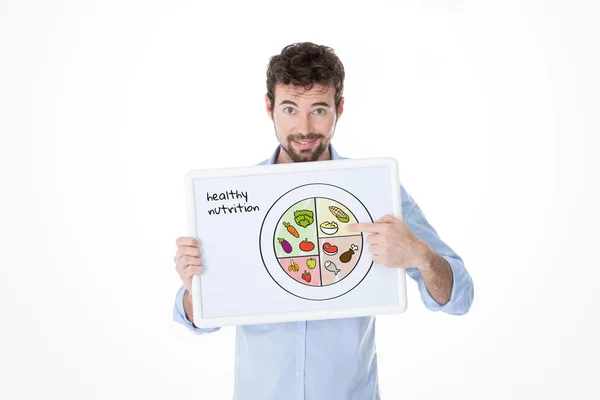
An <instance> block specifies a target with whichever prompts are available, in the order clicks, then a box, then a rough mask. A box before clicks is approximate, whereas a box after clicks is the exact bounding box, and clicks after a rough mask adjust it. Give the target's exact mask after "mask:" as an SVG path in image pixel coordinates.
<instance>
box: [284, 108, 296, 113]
mask: <svg viewBox="0 0 600 400" xmlns="http://www.w3.org/2000/svg"><path fill="white" fill-rule="evenodd" d="M287 110H289V112H288V111H287ZM283 112H284V113H286V114H291V113H292V112H294V109H293V108H292V107H286V108H284V109H283Z"/></svg>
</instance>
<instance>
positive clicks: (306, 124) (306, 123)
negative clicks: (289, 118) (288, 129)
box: [296, 115, 310, 135]
mask: <svg viewBox="0 0 600 400" xmlns="http://www.w3.org/2000/svg"><path fill="white" fill-rule="evenodd" d="M296 131H297V132H298V133H299V134H302V135H308V133H309V132H310V116H308V115H307V116H306V117H303V118H298V124H297V126H296Z"/></svg>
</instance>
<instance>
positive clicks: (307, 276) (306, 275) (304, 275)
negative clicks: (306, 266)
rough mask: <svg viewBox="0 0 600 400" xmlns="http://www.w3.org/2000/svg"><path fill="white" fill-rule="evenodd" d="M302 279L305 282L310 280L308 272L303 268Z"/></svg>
mask: <svg viewBox="0 0 600 400" xmlns="http://www.w3.org/2000/svg"><path fill="white" fill-rule="evenodd" d="M302 279H304V280H305V281H306V282H310V281H311V280H312V277H311V275H310V272H307V271H306V270H304V273H303V274H302Z"/></svg>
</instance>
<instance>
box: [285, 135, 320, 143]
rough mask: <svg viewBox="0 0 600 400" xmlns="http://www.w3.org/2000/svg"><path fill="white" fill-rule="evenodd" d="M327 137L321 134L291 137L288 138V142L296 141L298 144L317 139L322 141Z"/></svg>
mask: <svg viewBox="0 0 600 400" xmlns="http://www.w3.org/2000/svg"><path fill="white" fill-rule="evenodd" d="M324 137H325V135H323V134H321V133H309V134H307V135H301V134H298V135H290V136H288V142H289V141H291V140H295V141H297V142H303V141H311V140H315V139H320V138H324Z"/></svg>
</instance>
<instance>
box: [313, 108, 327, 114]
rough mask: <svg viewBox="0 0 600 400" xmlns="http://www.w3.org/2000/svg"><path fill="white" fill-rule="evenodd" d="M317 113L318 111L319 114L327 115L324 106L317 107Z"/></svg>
mask: <svg viewBox="0 0 600 400" xmlns="http://www.w3.org/2000/svg"><path fill="white" fill-rule="evenodd" d="M315 113H317V115H325V109H324V108H317V109H316V110H315Z"/></svg>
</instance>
